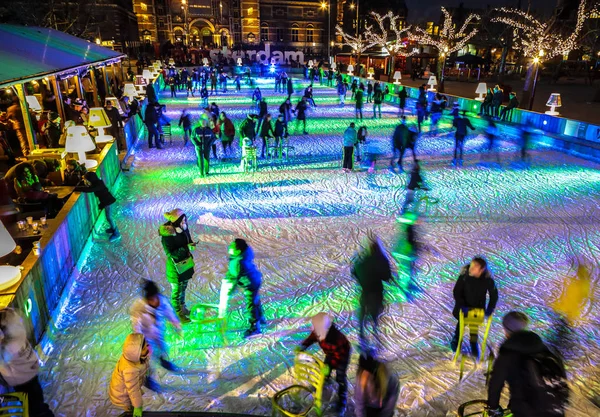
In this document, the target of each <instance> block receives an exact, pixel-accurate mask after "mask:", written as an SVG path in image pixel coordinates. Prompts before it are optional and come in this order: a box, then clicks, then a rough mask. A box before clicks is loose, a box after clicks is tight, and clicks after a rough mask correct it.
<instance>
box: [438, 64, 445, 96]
mask: <svg viewBox="0 0 600 417" xmlns="http://www.w3.org/2000/svg"><path fill="white" fill-rule="evenodd" d="M444 61H445V60H444V59H443V58H442V57H440V56H438V58H437V79H438V88H437V90H438V91H439V92H440V93H443V92H444V73H443V71H444Z"/></svg>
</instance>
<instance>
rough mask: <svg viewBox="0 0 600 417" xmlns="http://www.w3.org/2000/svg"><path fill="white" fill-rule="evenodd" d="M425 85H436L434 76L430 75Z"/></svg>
mask: <svg viewBox="0 0 600 417" xmlns="http://www.w3.org/2000/svg"><path fill="white" fill-rule="evenodd" d="M427 85H429V86H431V87H433V86H436V85H437V78H435V75H431V76H430V77H429V81H427Z"/></svg>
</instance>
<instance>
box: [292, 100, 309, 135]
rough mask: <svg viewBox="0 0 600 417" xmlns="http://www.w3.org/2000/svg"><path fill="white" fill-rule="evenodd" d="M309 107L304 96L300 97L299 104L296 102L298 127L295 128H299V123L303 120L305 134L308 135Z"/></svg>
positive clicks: (295, 110) (295, 111)
mask: <svg viewBox="0 0 600 417" xmlns="http://www.w3.org/2000/svg"><path fill="white" fill-rule="evenodd" d="M307 109H308V105H307V104H306V97H302V98H301V99H300V101H298V104H296V108H295V109H294V113H296V128H295V130H296V131H297V130H298V124H299V123H300V122H302V126H303V129H304V131H303V134H304V135H308V132H307V131H306V110H307Z"/></svg>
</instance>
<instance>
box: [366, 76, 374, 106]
mask: <svg viewBox="0 0 600 417" xmlns="http://www.w3.org/2000/svg"><path fill="white" fill-rule="evenodd" d="M372 101H373V84H371V81H367V103H370V102H372Z"/></svg>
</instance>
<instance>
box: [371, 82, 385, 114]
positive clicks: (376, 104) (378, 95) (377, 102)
mask: <svg viewBox="0 0 600 417" xmlns="http://www.w3.org/2000/svg"><path fill="white" fill-rule="evenodd" d="M381 103H383V91H381V88H380V87H379V88H376V89H375V92H374V93H373V119H376V118H377V111H378V110H379V118H380V119H381Z"/></svg>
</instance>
